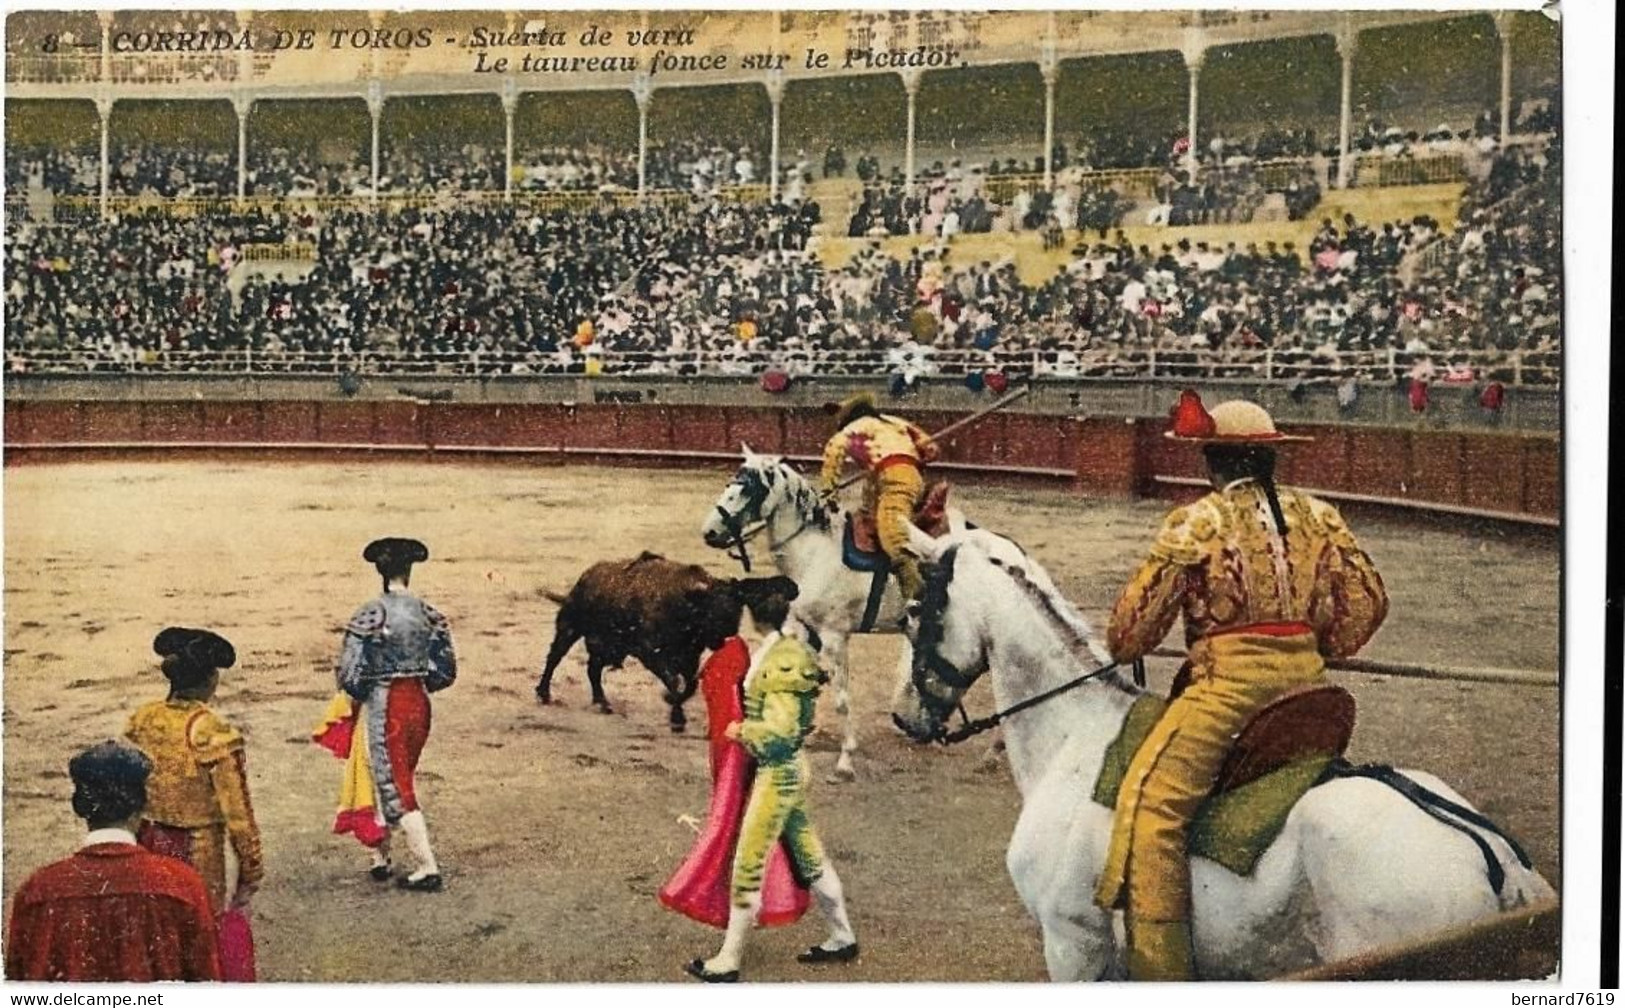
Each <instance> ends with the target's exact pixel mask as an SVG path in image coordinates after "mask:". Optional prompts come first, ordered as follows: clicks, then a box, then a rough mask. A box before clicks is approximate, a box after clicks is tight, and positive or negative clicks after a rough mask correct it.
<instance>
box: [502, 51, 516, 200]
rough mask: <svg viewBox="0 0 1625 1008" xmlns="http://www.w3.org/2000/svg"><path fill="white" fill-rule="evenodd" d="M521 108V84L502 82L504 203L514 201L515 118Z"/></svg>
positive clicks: (514, 81)
mask: <svg viewBox="0 0 1625 1008" xmlns="http://www.w3.org/2000/svg"><path fill="white" fill-rule="evenodd" d="M518 108H519V82H518V81H516V80H514V79H513V78H512V77H509V78H507V79H505V80H504V81H503V82H502V125H503V136H504V138H505V140H504V146H503V155H502V201H503V202H504V203H508V202H512V201H513V116H514V112H515V111H516V110H517V109H518Z"/></svg>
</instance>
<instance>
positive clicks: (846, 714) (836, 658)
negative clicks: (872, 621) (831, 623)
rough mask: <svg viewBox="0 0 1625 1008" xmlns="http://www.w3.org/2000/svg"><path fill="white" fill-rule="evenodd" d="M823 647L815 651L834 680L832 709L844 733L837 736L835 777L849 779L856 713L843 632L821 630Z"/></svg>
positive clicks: (855, 743) (855, 748)
mask: <svg viewBox="0 0 1625 1008" xmlns="http://www.w3.org/2000/svg"><path fill="white" fill-rule="evenodd" d="M822 636H823V641H824V647H823V650H822V651H820V652H819V656H818V658H819V663H820V664H822V665H823V666H824V668H825V669H827V670H829V673H830V675H831V677H832V678H833V679H834V681H835V713H837V714H839V715H841V721H842V726H843V729H844V734H843V735H842V737H841V755H840V756H839V757H838V758H837V759H836V760H835V777H834V780H836V781H849V780H853V779H855V778H856V777H857V771H856V770H855V769H854V768H853V764H852V755H853V754H854V753H856V752H857V751H858V724H857V717H856V716H855V715H854V714H853V713H852V687H851V680H850V678H849V674H848V672H847V664H846V642H847V635H846V634H845V633H844V632H841V633H836V632H833V631H829V632H825V633H824V634H823V635H822Z"/></svg>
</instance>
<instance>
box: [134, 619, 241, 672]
mask: <svg viewBox="0 0 1625 1008" xmlns="http://www.w3.org/2000/svg"><path fill="white" fill-rule="evenodd" d="M152 650H153V652H154V653H155V654H157V655H158V656H159V657H160V658H184V659H185V660H186V661H187V662H189V663H190V664H192V665H194V666H196V667H199V668H210V669H226V668H231V667H232V666H233V665H235V664H237V650H236V649H235V648H233V647H232V646H231V641H228V640H226V639H225V638H224V637H222V636H220V635H219V634H217V633H215V632H214V631H212V630H194V629H193V628H191V627H178V626H176V627H165V628H164V629H162V630H160V631H158V636H156V637H154V638H153V639H152ZM165 664H166V666H167V664H168V663H167V662H166V663H165Z"/></svg>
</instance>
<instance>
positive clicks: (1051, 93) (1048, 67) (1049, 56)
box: [1038, 11, 1060, 189]
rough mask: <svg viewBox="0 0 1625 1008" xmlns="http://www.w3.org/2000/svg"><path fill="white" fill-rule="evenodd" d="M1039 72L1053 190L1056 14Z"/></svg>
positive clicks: (1048, 184) (1048, 181)
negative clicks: (1042, 82) (1042, 84)
mask: <svg viewBox="0 0 1625 1008" xmlns="http://www.w3.org/2000/svg"><path fill="white" fill-rule="evenodd" d="M1038 72H1039V73H1040V74H1043V76H1044V188H1045V189H1053V188H1054V181H1055V81H1056V79H1057V78H1058V76H1059V74H1060V61H1059V60H1057V59H1056V56H1055V12H1054V11H1050V12H1049V24H1048V28H1047V29H1046V31H1045V33H1044V50H1043V54H1042V55H1040V56H1039V58H1038Z"/></svg>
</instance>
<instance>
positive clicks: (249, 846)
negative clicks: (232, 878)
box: [192, 714, 265, 885]
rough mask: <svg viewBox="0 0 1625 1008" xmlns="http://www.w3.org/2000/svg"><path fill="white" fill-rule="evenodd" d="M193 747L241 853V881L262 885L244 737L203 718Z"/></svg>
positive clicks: (194, 731) (222, 723) (196, 728)
mask: <svg viewBox="0 0 1625 1008" xmlns="http://www.w3.org/2000/svg"><path fill="white" fill-rule="evenodd" d="M192 745H193V747H194V749H195V750H196V751H197V761H198V763H199V764H200V765H201V766H202V767H203V768H204V769H205V770H206V771H207V772H208V774H209V784H210V786H211V788H212V789H213V790H214V798H215V801H216V802H217V803H219V806H220V812H221V814H222V815H223V816H224V817H225V820H226V834H227V836H229V837H230V838H231V846H232V849H233V850H235V851H236V852H237V862H238V878H239V879H240V880H241V882H242V883H243V884H244V885H258V884H259V882H260V880H261V879H263V878H264V877H265V858H264V855H263V853H262V851H261V845H260V828H259V823H258V822H256V821H255V819H254V804H253V801H252V800H251V799H250V797H249V793H248V764H247V760H246V758H245V757H244V755H243V737H242V735H241V734H240V733H239V732H238V731H237V729H235V728H233V727H231V726H230V725H229V724H227V723H226V722H225V721H223V720H221V719H220V718H219V717H216V716H214V715H212V714H211V715H205V716H204V717H202V718H199V719H198V721H197V723H196V724H195V725H194V726H193V729H192Z"/></svg>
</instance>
